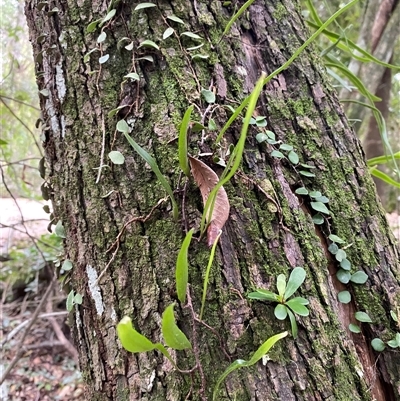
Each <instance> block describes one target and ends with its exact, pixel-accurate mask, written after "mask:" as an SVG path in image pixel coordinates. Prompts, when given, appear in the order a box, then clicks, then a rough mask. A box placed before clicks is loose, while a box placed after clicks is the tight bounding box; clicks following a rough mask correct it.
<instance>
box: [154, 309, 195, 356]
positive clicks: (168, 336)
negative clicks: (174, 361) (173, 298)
mask: <svg viewBox="0 0 400 401" xmlns="http://www.w3.org/2000/svg"><path fill="white" fill-rule="evenodd" d="M161 330H162V333H163V336H164V340H165V343H166V344H167V346H168V347H170V348H173V349H176V350H183V349H188V348H192V346H191V344H190V342H189V340H188V339H187V337H186V336H185V334H184V333H183V332H182V331H181V330H180V329H179V327H178V326H177V325H176V323H175V317H174V304H172V305H169V306H168V307H167V309H165V311H164V313H163V315H162V325H161Z"/></svg>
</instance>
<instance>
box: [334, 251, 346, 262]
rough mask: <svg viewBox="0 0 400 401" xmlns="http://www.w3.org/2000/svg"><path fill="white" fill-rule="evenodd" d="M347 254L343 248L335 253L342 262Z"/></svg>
mask: <svg viewBox="0 0 400 401" xmlns="http://www.w3.org/2000/svg"><path fill="white" fill-rule="evenodd" d="M346 256H347V255H346V252H345V251H344V250H343V249H339V250H338V251H337V252H336V254H335V259H336V260H337V261H338V262H341V261H342V260H343V259H346Z"/></svg>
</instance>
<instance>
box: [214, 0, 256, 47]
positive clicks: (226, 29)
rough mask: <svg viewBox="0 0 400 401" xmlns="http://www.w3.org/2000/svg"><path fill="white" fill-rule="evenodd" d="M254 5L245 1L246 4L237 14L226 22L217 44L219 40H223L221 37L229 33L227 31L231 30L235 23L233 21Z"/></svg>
mask: <svg viewBox="0 0 400 401" xmlns="http://www.w3.org/2000/svg"><path fill="white" fill-rule="evenodd" d="M253 3H254V0H247V1H246V3H244V4H243V5H242V7H240V8H239V10H238V12H237V13H236V14H235V15H233V17H232V18H231V19H230V20H229V21H228V24H227V25H226V27H225V30H224V32H223V33H222V36H221V39H220V40H219V42H221V40H222V39H223V37H224V36H225V35H226V34H227V33H228V32H229V30H230V29H231V27H232V25H233V24H234V23H235V21H236V20H237V19H238V18H239V17H240V16H241V15H242V14H243V13H244V12H245V11H246V10H247V9H248V8H249V7H250V6H251V5H252V4H253Z"/></svg>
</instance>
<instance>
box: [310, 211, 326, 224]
mask: <svg viewBox="0 0 400 401" xmlns="http://www.w3.org/2000/svg"><path fill="white" fill-rule="evenodd" d="M312 221H313V223H314V224H317V225H321V224H324V221H325V219H324V216H322V215H321V214H319V213H318V214H315V215H314V216H313V217H312Z"/></svg>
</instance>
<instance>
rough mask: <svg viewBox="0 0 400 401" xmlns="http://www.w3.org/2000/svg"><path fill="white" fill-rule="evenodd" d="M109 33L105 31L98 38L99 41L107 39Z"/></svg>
mask: <svg viewBox="0 0 400 401" xmlns="http://www.w3.org/2000/svg"><path fill="white" fill-rule="evenodd" d="M106 38H107V34H106V33H105V32H104V31H103V32H102V33H101V34H100V35H99V37H98V38H97V43H102V42H104V41H105V40H106Z"/></svg>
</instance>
